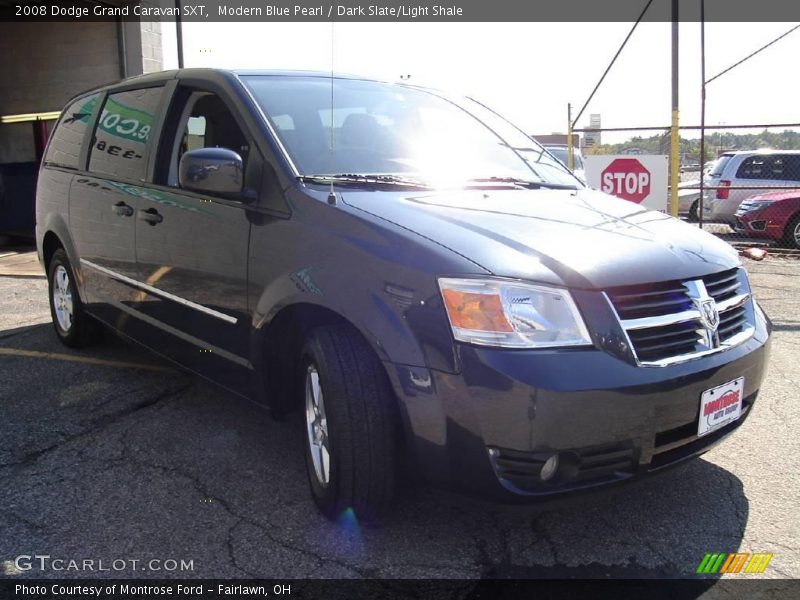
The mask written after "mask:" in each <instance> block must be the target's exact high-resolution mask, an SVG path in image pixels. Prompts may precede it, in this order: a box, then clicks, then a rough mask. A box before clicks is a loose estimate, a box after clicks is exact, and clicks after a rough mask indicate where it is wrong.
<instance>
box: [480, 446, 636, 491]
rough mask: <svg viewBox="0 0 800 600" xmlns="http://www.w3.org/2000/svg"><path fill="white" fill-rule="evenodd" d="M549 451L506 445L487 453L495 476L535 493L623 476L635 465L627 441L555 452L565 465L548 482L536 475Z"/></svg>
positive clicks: (632, 469)
mask: <svg viewBox="0 0 800 600" xmlns="http://www.w3.org/2000/svg"><path fill="white" fill-rule="evenodd" d="M552 454H553V452H551V451H540V452H523V451H520V450H510V449H508V448H495V447H492V448H489V456H490V458H491V462H492V466H493V467H494V471H495V473H496V475H497V477H498V478H499V479H500V480H501V481H503V482H505V483H506V484H510V485H511V486H512V487H513V488H516V489H517V490H520V491H523V492H528V493H536V492H548V491H553V490H554V489H559V490H568V489H577V488H582V487H590V486H593V485H596V484H599V483H607V482H610V481H615V480H619V479H626V478H628V477H630V476H632V475H633V472H634V470H635V467H636V451H635V450H634V447H633V444H632V443H630V442H626V443H620V444H604V445H601V446H591V447H585V448H576V449H574V450H569V451H566V452H564V451H562V452H560V453H559V456H560V457H561V464H562V465H566V467H565V468H562V469H561V470H560V471H559V475H558V476H557V477H555V478H554V479H553V480H551V481H542V479H541V478H540V477H539V474H540V473H541V471H542V467H543V466H544V463H545V461H546V460H547V459H548V458H549V457H550V456H552Z"/></svg>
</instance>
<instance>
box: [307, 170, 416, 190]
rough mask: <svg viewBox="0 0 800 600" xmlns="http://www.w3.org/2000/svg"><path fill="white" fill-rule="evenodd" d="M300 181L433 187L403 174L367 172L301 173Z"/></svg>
mask: <svg viewBox="0 0 800 600" xmlns="http://www.w3.org/2000/svg"><path fill="white" fill-rule="evenodd" d="M298 179H299V180H300V181H303V182H310V183H343V184H348V183H349V184H354V185H359V184H367V185H393V186H399V187H406V188H408V187H411V188H424V189H426V190H427V189H431V186H430V185H428V184H426V183H423V182H421V181H419V180H417V179H411V178H409V177H403V176H401V175H384V174H375V175H372V174H366V173H339V174H336V175H301V176H299V177H298Z"/></svg>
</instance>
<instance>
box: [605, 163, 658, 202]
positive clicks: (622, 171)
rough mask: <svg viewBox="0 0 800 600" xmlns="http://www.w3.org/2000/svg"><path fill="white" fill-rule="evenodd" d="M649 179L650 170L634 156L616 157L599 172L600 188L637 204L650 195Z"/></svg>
mask: <svg viewBox="0 0 800 600" xmlns="http://www.w3.org/2000/svg"><path fill="white" fill-rule="evenodd" d="M650 179H651V177H650V171H648V170H647V169H646V168H645V167H644V165H643V164H642V163H640V162H639V161H638V160H636V159H635V158H617V159H615V160H613V161H612V162H611V164H609V165H608V166H607V167H606V168H605V169H603V172H602V173H600V189H601V190H602V191H604V192H605V193H606V194H611V195H612V196H616V197H617V198H622V199H624V200H630V201H631V202H636V203H637V204H639V203H640V202H641V201H642V200H644V199H645V198H647V196H649V195H650Z"/></svg>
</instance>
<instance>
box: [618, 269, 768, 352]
mask: <svg viewBox="0 0 800 600" xmlns="http://www.w3.org/2000/svg"><path fill="white" fill-rule="evenodd" d="M653 285H654V287H656V288H660V290H659V289H657V290H656V291H648V290H647V289H642V288H644V286H638V287H639V288H640V289H641V292H637V291H631V290H632V289H633V290H636V287H633V288H621V289H619V291H616V292H615V290H608V291H606V292H604V296H605V298H606V301H607V302H608V304H609V306H610V307H611V309H612V311H613V313H614V315H615V316H616V318H617V319H618V320H619V323H620V325H621V327H622V330H623V333H624V335H625V340H626V342H627V344H628V347H629V348H630V351H631V354H632V355H633V357H634V359H635V361H636V364H637V365H638V366H643V367H665V366H669V365H674V364H679V363H683V362H688V361H690V360H694V359H697V358H701V357H704V356H708V355H711V354H716V353H718V352H724V351H725V350H729V349H731V348H733V347H735V346H738V345H740V344H742V343H744V342H745V341H747V340H748V339H750V338H751V337H752V336H753V334H754V333H755V313H754V308H753V302H751V301H750V300H751V294H750V289H749V286H748V285H747V280H746V278H745V275H744V274H743V272H742V271H741V269H738V268H737V269H734V270H730V271H724V272H722V273H715V274H712V275H706V276H704V277H701V278H696V279H691V280H684V281H679V282H666V283H657V284H653ZM656 296H661V297H663V298H664V300H662V301H661V302H660V303H659V305H660V307H661V308H663V310H666V311H668V310H669V309H670V308H675V307H679V308H681V310H678V311H676V312H672V313H670V312H667V313H666V314H656V315H652V314H651V313H652V311H651V307H652V299H653V297H656ZM637 298H638V299H640V300H641V301H640V302H638V303H637V302H636V299H637ZM709 304H710V305H713V307H714V308H715V310H716V315H713V313H714V308H711V306H708V305H709ZM703 311H705V312H706V313H707V314H705V315H704V312H703ZM620 313H623V314H625V313H627V314H628V315H636V314H648V315H650V316H642V317H635V318H621V317H620ZM708 313H711V315H712V316H716V325H714V324H713V322H711V321H710V320H709V318H708V317H709V314H708ZM670 352H675V354H670Z"/></svg>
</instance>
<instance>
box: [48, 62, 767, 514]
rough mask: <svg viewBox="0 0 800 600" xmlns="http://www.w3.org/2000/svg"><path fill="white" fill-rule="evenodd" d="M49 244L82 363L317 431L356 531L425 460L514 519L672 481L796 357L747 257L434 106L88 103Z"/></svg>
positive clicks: (160, 100)
mask: <svg viewBox="0 0 800 600" xmlns="http://www.w3.org/2000/svg"><path fill="white" fill-rule="evenodd" d="M36 227H37V241H38V250H39V256H40V259H41V261H42V263H43V265H44V267H45V269H46V272H47V274H48V278H49V299H50V305H51V309H52V317H53V322H54V326H55V331H56V333H57V335H58V337H59V338H60V339H61V341H62V342H63V343H65V344H66V345H68V346H73V347H80V346H84V345H86V344H89V343H90V342H91V341H93V340H94V339H95V334H96V333H97V330H98V325H99V324H103V325H105V327H107V328H110V329H113V330H115V331H117V332H119V333H121V334H122V335H123V336H125V337H127V338H129V339H132V340H135V341H137V342H139V343H141V344H143V345H144V346H146V347H147V348H149V349H151V350H153V351H154V352H157V353H159V354H161V355H162V356H164V357H167V358H169V359H171V360H172V361H174V362H175V363H178V364H179V365H181V366H182V367H184V368H186V369H188V370H191V371H193V372H195V373H197V374H199V375H201V376H204V377H206V378H208V379H211V380H213V381H215V382H216V383H218V384H220V385H221V386H224V387H226V388H228V389H229V390H231V391H233V392H235V393H236V394H239V395H242V396H247V397H250V398H253V399H255V400H257V401H259V402H262V403H265V404H267V405H269V407H270V410H271V411H272V412H273V413H274V414H276V415H286V414H288V413H289V412H291V411H292V410H293V409H297V411H298V413H299V414H302V415H304V416H303V417H302V418H301V419H299V420H300V422H301V423H302V427H303V440H304V448H305V460H306V464H307V470H308V478H309V482H310V488H311V493H312V495H313V498H314V500H315V502H316V503H317V505H318V506H319V507H320V509H321V510H322V511H323V513H324V514H326V515H327V516H329V517H335V516H336V515H338V514H340V512H341V511H342V510H345V509H347V508H348V507H350V508H352V509H353V510H354V511H355V512H356V514H358V515H359V517H360V518H367V519H370V518H376V517H377V516H378V515H379V514H380V513H381V512H382V511H383V510H385V509H386V508H387V506H388V505H389V503H390V500H391V498H392V492H393V488H394V486H395V481H396V475H395V474H396V471H397V467H398V464H399V463H400V462H401V459H402V461H403V462H406V461H408V460H411V461H413V462H412V463H411V464H415V465H417V466H416V470H417V471H418V472H420V473H422V474H424V475H425V476H426V477H427V478H428V479H430V480H433V481H434V482H437V483H439V484H444V485H446V486H450V487H458V488H461V489H463V490H466V491H472V492H478V493H482V494H484V495H488V496H490V497H495V498H496V499H498V500H501V501H502V500H504V499H505V500H508V499H515V498H536V497H540V496H545V495H550V494H555V493H561V492H567V491H573V490H578V489H582V488H589V487H594V486H599V485H603V484H609V483H614V482H619V481H622V480H627V479H631V478H635V477H638V476H642V475H646V474H648V473H651V472H655V471H659V470H661V469H663V468H665V467H668V466H670V465H673V464H676V463H678V462H680V461H683V460H685V459H687V458H690V457H693V456H697V455H699V454H700V453H702V452H704V451H706V450H708V449H709V448H710V447H711V446H713V445H714V444H716V443H718V442H719V441H720V440H722V439H723V438H725V437H726V436H728V435H729V434H730V433H732V432H733V431H734V430H735V429H736V428H737V427H739V426H740V425H741V423H742V422H743V421H744V419H745V417H746V416H747V415H748V414H749V412H750V411H751V410H752V407H753V403H754V402H755V399H756V396H757V394H758V391H759V387H760V385H761V380H762V377H763V374H764V369H765V364H766V361H767V355H768V350H769V335H770V327H771V326H770V322H769V320H768V318H767V317H766V315H765V314H764V313H763V312H762V310H761V309H760V307H759V305H758V304H757V303H756V301H755V299H754V298H753V297H752V294H751V290H750V286H749V284H748V279H747V275H746V273H745V271H744V269H743V268H742V266H741V264H740V262H739V259H738V257H737V254H736V252H734V251H733V249H732V248H731V247H730V246H728V245H727V244H725V243H723V242H721V241H719V240H718V239H716V238H715V237H713V236H711V235H709V234H706V233H704V232H702V231H698V229H697V228H695V227H691V226H688V225H685V224H683V223H681V222H680V221H678V220H676V219H673V218H671V217H669V216H667V215H663V214H661V213H657V212H650V211H647V210H644V209H642V208H640V207H639V206H637V205H635V204H632V203H629V202H625V201H622V200H617V199H615V198H612V197H609V196H606V195H603V194H601V193H598V192H592V191H589V190H587V189H585V188H584V187H583V185H582V184H581V183H580V182H579V181H578V180H577V179H575V178H574V177H573V176H572V175H571V174H570V173H569V172H568V171H567V170H566V169H565V168H564V166H563V165H561V163H559V162H558V161H557V160H556V159H555V158H553V157H552V156H551V155H550V154H548V153H547V152H546V151H545V150H544V149H543V148H542V147H541V146H539V145H538V144H537V143H536V142H534V141H533V140H532V139H530V138H529V137H528V136H526V135H525V134H523V133H522V132H521V131H520V130H519V129H517V128H516V127H515V126H513V125H512V124H511V123H509V122H508V121H506V120H504V119H503V118H502V117H500V116H499V115H498V114H497V113H495V112H493V111H491V110H490V109H488V108H487V107H485V106H484V105H482V104H479V103H478V102H476V101H474V100H471V99H465V98H454V97H451V96H449V95H447V94H444V93H441V92H438V91H433V90H429V89H424V88H419V87H415V86H409V85H399V84H389V83H382V82H378V81H370V80H366V79H360V78H355V77H343V76H335V77H332V76H331V75H330V74H328V75H322V74H315V73H301V72H256V71H236V72H228V71H217V70H205V69H197V70H195V69H190V70H181V71H172V72H165V73H160V74H154V75H147V76H143V77H139V78H134V79H129V80H125V81H122V82H120V83H117V84H115V85H111V86H107V87H104V88H102V89H96V90H94V91H90V92H87V93H84V94H81V95H80V96H78V97H76V98H74V99H73V100H72V101H70V102H69V104H68V105H67V107H66V108H65V109H64V111H63V114H62V115H61V118H60V121H59V122H58V125H57V127H56V128H55V130H54V132H53V134H52V136H51V139H50V142H49V145H48V147H47V150H46V155H45V159H44V161H43V165H42V167H41V172H40V175H39V183H38V192H37V226H36Z"/></svg>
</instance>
